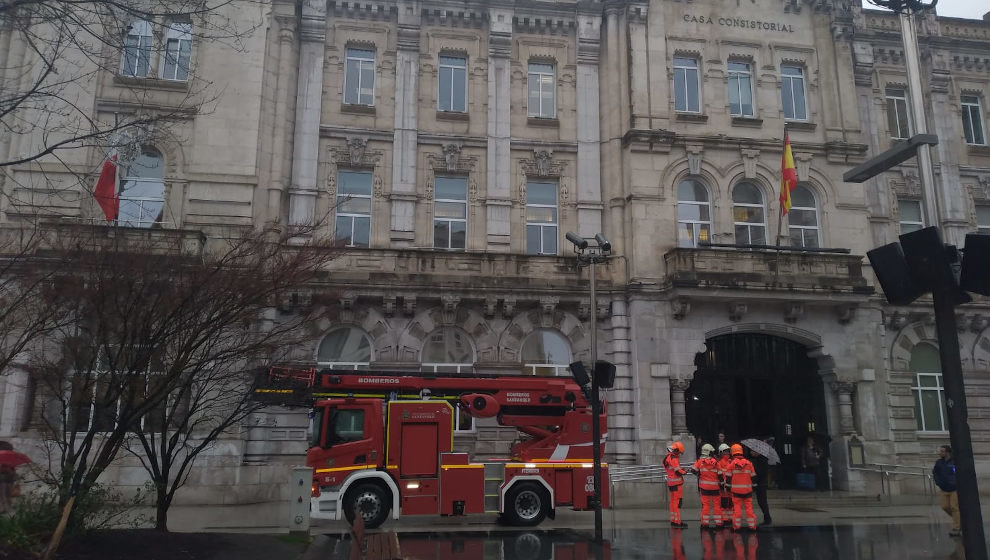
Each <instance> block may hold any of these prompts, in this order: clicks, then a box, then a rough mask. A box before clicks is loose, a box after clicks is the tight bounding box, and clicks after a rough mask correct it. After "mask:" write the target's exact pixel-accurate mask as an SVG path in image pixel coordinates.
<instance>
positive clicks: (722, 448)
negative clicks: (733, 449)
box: [718, 443, 729, 453]
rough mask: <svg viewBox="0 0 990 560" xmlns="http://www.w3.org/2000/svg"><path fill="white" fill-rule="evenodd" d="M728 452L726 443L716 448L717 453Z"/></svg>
mask: <svg viewBox="0 0 990 560" xmlns="http://www.w3.org/2000/svg"><path fill="white" fill-rule="evenodd" d="M728 450H729V444H728V443H723V444H722V445H719V446H718V452H719V453H725V452H726V451H728Z"/></svg>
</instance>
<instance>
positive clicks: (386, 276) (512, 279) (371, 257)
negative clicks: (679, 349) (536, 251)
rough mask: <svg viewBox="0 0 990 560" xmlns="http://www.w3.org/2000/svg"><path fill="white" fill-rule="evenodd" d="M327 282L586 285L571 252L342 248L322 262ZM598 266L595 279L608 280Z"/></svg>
mask: <svg viewBox="0 0 990 560" xmlns="http://www.w3.org/2000/svg"><path fill="white" fill-rule="evenodd" d="M328 269H329V272H330V279H331V283H332V284H335V285H338V286H340V285H350V286H353V287H354V288H357V289H359V290H362V291H368V290H372V291H373V290H375V289H383V290H388V291H394V290H395V289H396V288H397V287H404V288H409V289H417V288H421V289H454V290H458V291H463V292H470V291H478V292H480V293H484V292H488V291H501V290H508V291H527V292H575V293H581V294H584V293H585V292H587V290H588V275H587V271H580V272H579V271H578V269H577V266H576V260H575V259H574V257H572V256H545V255H520V254H507V253H484V252H472V251H464V252H460V251H459V252H453V251H436V250H429V249H405V250H394V249H353V248H348V249H343V250H341V252H340V254H339V256H338V257H337V258H336V259H334V261H333V262H331V263H330V265H329V266H328ZM602 276H604V275H603V274H602V272H601V271H599V283H600V284H603V285H604V286H603V289H608V286H609V282H608V280H606V279H603V278H602Z"/></svg>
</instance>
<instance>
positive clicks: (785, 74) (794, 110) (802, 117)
mask: <svg viewBox="0 0 990 560" xmlns="http://www.w3.org/2000/svg"><path fill="white" fill-rule="evenodd" d="M804 90H805V87H804V68H802V67H800V66H793V65H788V64H783V65H781V67H780V97H781V100H782V101H783V103H784V118H785V119H787V120H789V121H806V120H808V105H807V103H806V99H805V94H804Z"/></svg>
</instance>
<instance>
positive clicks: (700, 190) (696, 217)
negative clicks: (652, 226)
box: [677, 179, 712, 247]
mask: <svg viewBox="0 0 990 560" xmlns="http://www.w3.org/2000/svg"><path fill="white" fill-rule="evenodd" d="M711 216H712V209H711V203H710V202H709V198H708V189H707V188H706V187H705V185H704V184H703V183H702V182H701V181H698V180H696V179H684V180H682V181H681V182H680V183H679V184H678V185H677V246H678V247H697V246H698V242H699V241H711V238H712V237H711V230H712V217H711Z"/></svg>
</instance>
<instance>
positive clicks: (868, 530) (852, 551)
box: [334, 522, 965, 560]
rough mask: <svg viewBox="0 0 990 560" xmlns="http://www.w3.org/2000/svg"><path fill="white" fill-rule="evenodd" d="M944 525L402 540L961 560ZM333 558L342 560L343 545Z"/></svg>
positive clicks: (465, 551) (794, 558)
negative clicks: (598, 540)
mask: <svg viewBox="0 0 990 560" xmlns="http://www.w3.org/2000/svg"><path fill="white" fill-rule="evenodd" d="M946 530H947V527H946V526H944V525H930V524H904V523H900V524H897V525H884V524H868V523H866V522H864V523H863V524H860V525H840V526H832V525H823V526H810V527H774V528H773V529H772V530H767V531H763V530H761V531H759V532H757V533H738V534H737V533H733V532H732V531H728V530H725V531H718V532H711V531H701V530H700V529H696V528H693V527H692V528H690V529H670V528H667V527H664V528H657V529H628V530H622V529H617V530H609V531H607V532H606V535H605V538H606V542H605V543H604V544H603V545H601V546H598V545H596V544H595V543H593V542H592V539H591V534H590V533H588V532H585V531H571V530H554V531H538V530H533V531H519V532H516V531H497V532H495V531H493V532H419V533H400V534H399V544H400V547H401V549H402V556H403V558H405V559H408V560H412V559H415V560H432V559H444V560H639V559H643V560H646V559H649V560H654V559H668V558H669V559H674V560H680V559H685V560H688V559H691V560H695V559H700V560H760V559H774V560H776V559H780V560H833V559H843V560H886V559H892V560H893V559H896V560H914V559H918V560H921V559H926V560H927V559H938V560H961V559H963V558H965V554H964V553H963V549H962V542H961V540H959V539H953V538H951V537H949V536H948V534H947V532H946ZM340 545H342V546H338V547H337V550H336V553H335V555H334V557H335V558H341V559H343V558H347V557H348V549H349V546H348V545H349V542H347V541H343V542H341V543H340Z"/></svg>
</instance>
